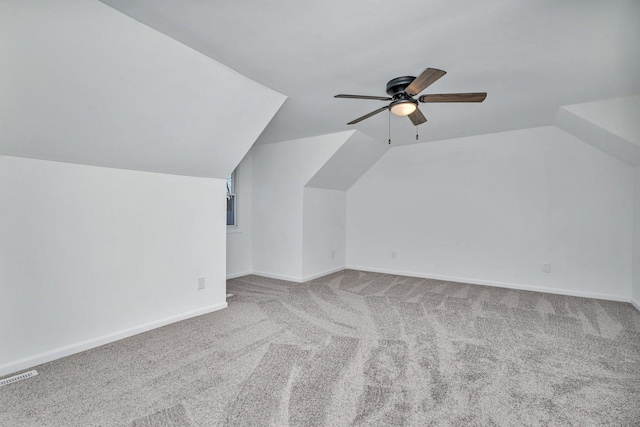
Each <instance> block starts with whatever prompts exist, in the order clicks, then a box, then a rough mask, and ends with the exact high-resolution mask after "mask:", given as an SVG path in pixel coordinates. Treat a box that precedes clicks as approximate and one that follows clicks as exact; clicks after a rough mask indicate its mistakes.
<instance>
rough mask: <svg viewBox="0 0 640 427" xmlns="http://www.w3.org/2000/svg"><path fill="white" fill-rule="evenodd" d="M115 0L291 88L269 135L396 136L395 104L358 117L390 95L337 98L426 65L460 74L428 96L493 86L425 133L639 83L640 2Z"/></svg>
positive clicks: (547, 119) (533, 120)
mask: <svg viewBox="0 0 640 427" xmlns="http://www.w3.org/2000/svg"><path fill="white" fill-rule="evenodd" d="M103 1H104V2H105V3H107V4H109V5H111V6H113V7H114V8H116V9H118V10H120V11H122V12H124V13H126V14H128V15H129V16H131V17H133V18H135V19H137V20H139V21H140V22H143V23H145V24H147V25H149V26H151V27H153V28H156V29H158V30H159V31H161V32H163V33H165V34H167V35H169V36H171V37H173V38H175V39H176V40H179V41H181V42H183V43H185V44H186V45H188V46H191V47H192V48H194V49H196V50H198V51H200V52H202V53H204V54H206V55H207V56H209V57H211V58H214V59H216V60H218V61H220V62H222V63H223V64H225V65H227V66H229V67H231V68H233V69H234V70H237V71H238V72H240V73H242V74H244V75H246V76H248V77H250V78H251V79H253V80H255V81H257V82H260V83H262V84H264V85H266V86H268V87H270V88H272V89H274V90H277V91H279V92H281V93H283V94H285V95H287V96H288V97H289V99H288V100H287V102H286V103H285V105H284V106H283V108H282V109H281V110H280V111H279V112H278V114H277V115H276V117H275V118H274V120H273V121H272V122H271V123H270V124H269V126H268V127H267V129H266V130H265V132H264V133H263V134H262V136H261V137H260V139H259V140H258V142H259V143H268V142H275V141H283V140H290V139H295V138H302V137H307V136H312V135H320V134H327V133H333V132H339V131H344V130H350V129H357V130H360V131H362V132H364V133H366V134H368V135H369V136H371V137H373V138H375V139H378V140H380V141H382V142H386V139H387V126H388V117H387V114H386V113H381V114H379V115H377V116H375V117H373V118H370V119H368V120H365V121H363V122H361V123H359V124H357V125H355V126H353V127H350V126H347V125H346V123H347V122H349V121H350V120H352V119H355V118H356V117H359V116H361V115H364V114H365V113H368V112H370V111H373V110H374V109H376V108H378V107H379V106H380V105H381V104H380V102H379V101H364V100H344V99H334V98H333V95H335V94H337V93H355V94H367V95H384V91H385V84H386V82H387V81H388V80H390V79H392V78H394V77H397V76H401V75H407V74H409V75H416V74H418V73H420V72H421V71H422V70H424V69H425V68H426V67H434V68H441V69H443V70H445V71H447V72H448V74H447V75H446V76H444V77H443V78H442V79H440V80H439V81H438V82H436V83H435V84H434V85H432V86H431V87H430V88H428V89H427V90H426V91H425V93H443V92H467V91H486V92H488V94H489V95H488V97H487V99H486V101H485V102H484V103H482V104H457V105H452V104H450V105H447V104H436V105H434V104H429V105H424V107H423V110H424V113H425V115H426V117H427V119H428V120H429V121H428V122H427V123H426V124H424V125H422V126H420V141H431V140H440V139H447V138H454V137H460V136H469V135H475V134H482V133H492V132H499V131H505V130H511V129H519V128H528V127H534V126H540V125H549V124H552V123H553V119H554V115H555V113H556V111H557V110H558V108H559V107H561V106H563V105H569V104H576V103H584V102H590V101H596V100H602V99H609V98H616V97H623V96H630V95H637V94H640V79H638V78H637V76H638V75H640V20H639V19H638V17H639V16H640V2H639V1H637V0H611V1H606V2H605V1H599V0H585V1H529V0H515V1H514V0H489V1H483V2H478V1H472V0H461V1H446V0H430V1H425V0H407V1H402V2H397V1H384V0H375V1H371V0H349V1H343V0H325V1H317V2H305V1H298V2H296V1H288V0H273V1H258V0H247V1H211V0H103ZM256 95H257V94H256ZM254 99H255V100H256V102H254V103H252V104H251V105H252V108H253V106H256V105H257V104H258V100H259V99H260V98H259V96H256V97H255V98H254ZM391 126H392V129H391V134H392V140H393V144H392V145H398V144H405V143H416V140H415V130H414V127H413V126H412V125H411V124H410V123H409V122H408V120H407V119H406V118H400V117H392V121H391Z"/></svg>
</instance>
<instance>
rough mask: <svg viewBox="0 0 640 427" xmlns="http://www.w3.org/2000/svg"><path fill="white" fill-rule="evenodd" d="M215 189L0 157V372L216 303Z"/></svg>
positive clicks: (219, 205)
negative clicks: (201, 282) (200, 285)
mask: <svg viewBox="0 0 640 427" xmlns="http://www.w3.org/2000/svg"><path fill="white" fill-rule="evenodd" d="M224 194H225V182H224V180H222V179H214V178H193V177H181V176H173V175H164V174H156V173H147V172H135V171H126V170H117V169H107V168H101V167H94V166H82V165H73V164H67V163H57V162H50V161H42V160H33V159H22V158H14V157H0V200H2V202H1V203H0V295H1V298H0V343H2V345H1V347H0V375H4V374H7V373H9V372H13V371H16V370H18V369H24V368H26V367H29V366H33V365H35V364H38V363H41V362H45V361H48V360H52V359H55V358H57V357H61V356H64V355H66V354H70V353H74V352H77V351H80V350H84V349H86V348H90V347H93V346H95V345H99V344H103V343H105V342H109V341H113V340H115V339H118V338H122V337H124V336H128V335H131V334H133V333H137V332H141V331H143V330H146V329H150V328H153V327H156V326H160V325H162V324H165V323H169V322H171V321H176V320H179V319H181V318H185V317H190V316H194V315H197V314H202V313H205V312H208V311H212V310H215V309H219V308H223V307H225V306H226V302H225V245H224V241H225V237H226V230H225V222H224V215H225V213H224V212H225V208H224V200H225V198H224ZM198 277H205V278H206V288H205V289H204V290H201V291H198V290H197V280H198Z"/></svg>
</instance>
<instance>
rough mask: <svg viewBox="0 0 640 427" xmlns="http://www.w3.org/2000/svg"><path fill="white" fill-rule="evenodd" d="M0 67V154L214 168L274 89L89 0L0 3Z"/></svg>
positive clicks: (232, 152)
mask: <svg viewBox="0 0 640 427" xmlns="http://www.w3.org/2000/svg"><path fill="white" fill-rule="evenodd" d="M0 66H1V67H0V68H1V71H0V155H9V156H18V157H31V158H37V159H45V160H56V161H61V162H70V163H81V164H88V165H95V166H105V167H112V168H120V169H134V170H142V171H151V172H162V173H171V174H177V175H190V176H201V177H213V178H222V179H225V178H226V177H227V176H228V175H229V174H230V173H231V171H233V169H234V168H235V167H236V166H237V164H238V163H239V162H240V160H241V159H242V158H243V156H244V155H245V154H246V152H247V151H248V150H249V148H251V146H252V145H253V143H254V142H255V140H256V138H258V136H259V135H260V133H261V132H262V130H263V129H264V128H265V126H266V125H267V123H269V121H270V120H271V118H272V117H273V115H274V114H275V112H276V111H277V110H278V108H279V107H280V106H281V105H282V103H283V102H284V99H285V97H284V96H283V95H282V94H279V93H277V92H275V91H273V90H271V89H269V88H266V87H264V86H263V85H260V84H259V83H256V82H255V81H253V80H251V79H248V78H246V77H244V76H242V75H240V74H238V73H237V72H235V71H232V70H230V69H229V68H227V67H226V66H224V65H221V64H220V63H218V62H216V61H214V60H212V59H211V58H208V57H207V56H205V55H203V54H201V53H199V52H197V51H194V50H193V49H191V48H189V47H187V46H185V45H183V44H181V43H179V42H177V41H176V40H174V39H172V38H170V37H167V36H166V35H164V34H161V33H159V32H158V31H155V30H153V29H151V28H149V27H148V26H146V25H142V24H140V23H139V22H136V21H135V20H133V19H131V18H129V17H127V16H126V15H124V14H122V13H120V12H118V11H116V10H114V9H112V8H110V7H108V6H105V5H104V4H102V3H99V2H98V1H95V0H89V1H87V0H63V1H54V2H49V1H21V0H9V1H2V2H0ZM254 98H258V99H259V100H260V102H258V103H256V104H255V105H253V106H252V107H251V108H250V109H247V105H248V104H249V103H250V102H251V101H252V100H253V99H254Z"/></svg>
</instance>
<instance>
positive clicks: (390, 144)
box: [389, 109, 391, 145]
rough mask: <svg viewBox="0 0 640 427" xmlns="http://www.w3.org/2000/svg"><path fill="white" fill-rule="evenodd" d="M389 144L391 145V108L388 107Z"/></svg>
mask: <svg viewBox="0 0 640 427" xmlns="http://www.w3.org/2000/svg"><path fill="white" fill-rule="evenodd" d="M389 145H391V109H389Z"/></svg>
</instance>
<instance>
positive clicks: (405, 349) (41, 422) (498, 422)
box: [0, 270, 640, 427]
mask: <svg viewBox="0 0 640 427" xmlns="http://www.w3.org/2000/svg"><path fill="white" fill-rule="evenodd" d="M228 291H229V292H232V293H234V294H235V296H234V297H232V298H230V299H229V308H228V309H226V310H222V311H219V312H216V313H212V314H209V315H204V316H200V317H198V318H194V319H189V320H186V321H183V322H179V323H175V324H172V325H169V326H166V327H163V328H160V329H156V330H154V331H151V332H147V333H144V334H141V335H137V336H135V337H131V338H128V339H125V340H121V341H118V342H116V343H112V344H109V345H106V346H103V347H100V348H96V349H93V350H90V351H87V352H84V353H81V354H77V355H74V356H70V357H67V358H64V359H61V360H58V361H55V362H51V363H48V364H45V365H42V366H39V367H37V369H38V371H39V372H40V375H39V376H37V377H35V378H32V379H29V380H25V381H22V382H19V383H16V384H12V385H9V386H5V387H2V388H0V425H1V426H10V427H20V426H56V427H59V426H136V427H139V426H149V427H150V426H154V427H156V426H157V427H165V426H190V427H196V426H268V425H273V426H351V425H355V426H595V425H602V426H638V425H640V312H638V311H637V310H636V309H635V308H633V307H632V306H631V305H630V304H627V303H618V302H610V301H602V300H594V299H585V298H576V297H566V296H559V295H552V294H543V293H536V292H526V291H514V290H508V289H501V288H493V287H487V286H476V285H466V284H461V283H452V282H441V281H435V280H427V279H416V278H409V277H402V276H392V275H385V274H377V273H364V272H357V271H350V270H346V271H344V272H340V273H335V274H332V275H330V276H326V277H323V278H320V279H317V280H314V281H312V282H309V283H304V284H295V283H290V282H285V281H280V280H273V279H265V278H262V277H258V276H246V277H243V278H239V279H234V280H230V281H229V282H228Z"/></svg>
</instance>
